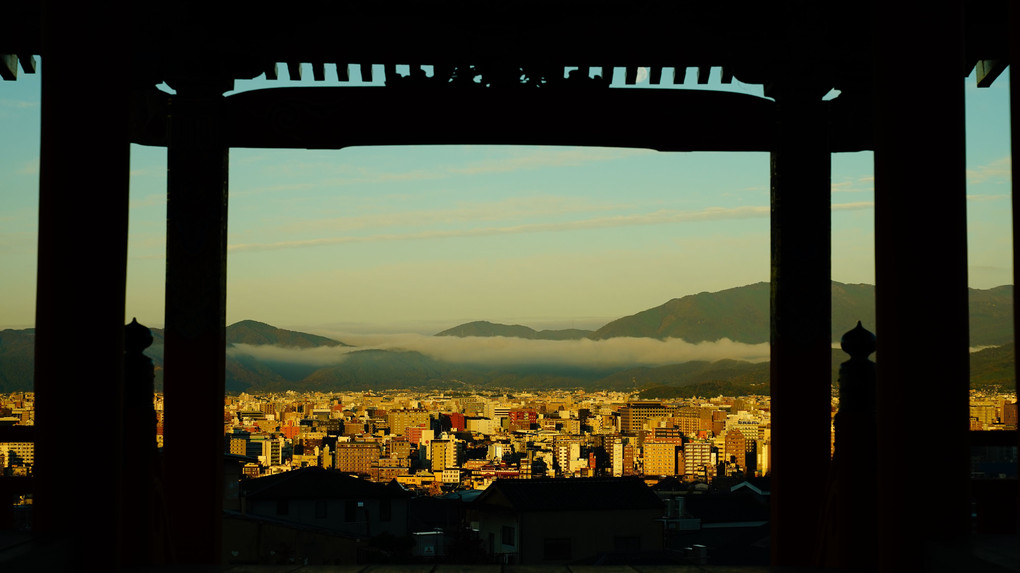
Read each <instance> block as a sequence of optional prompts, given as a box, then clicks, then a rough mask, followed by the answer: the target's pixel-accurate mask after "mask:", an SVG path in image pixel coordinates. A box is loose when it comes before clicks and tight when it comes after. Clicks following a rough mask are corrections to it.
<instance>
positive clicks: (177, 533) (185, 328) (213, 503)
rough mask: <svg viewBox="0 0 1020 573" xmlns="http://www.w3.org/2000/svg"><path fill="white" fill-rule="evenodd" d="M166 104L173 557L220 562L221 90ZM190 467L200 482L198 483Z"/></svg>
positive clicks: (196, 88)
mask: <svg viewBox="0 0 1020 573" xmlns="http://www.w3.org/2000/svg"><path fill="white" fill-rule="evenodd" d="M176 87H177V95H176V96H174V98H173V99H172V100H171V104H170V105H171V114H170V145H169V146H168V147H167V234H166V242H167V245H166V311H165V313H164V314H165V317H166V318H165V321H166V322H165V324H166V328H165V330H164V337H165V342H164V361H163V369H164V377H163V380H164V383H163V392H164V435H163V452H164V459H165V473H166V490H167V497H168V503H169V508H170V531H169V536H170V541H171V544H172V560H173V561H174V562H176V563H181V564H185V565H209V566H211V565H217V564H219V563H220V562H221V560H222V558H223V557H222V554H221V537H222V522H223V518H222V513H223V477H222V473H223V444H222V441H221V440H222V436H223V400H224V386H223V384H224V360H225V352H226V342H225V336H226V326H225V323H226V269H227V265H226V263H227V171H228V149H227V148H226V146H225V145H224V141H223V139H224V125H223V120H224V115H223V108H222V106H223V98H222V97H221V95H220V93H221V91H222V90H221V89H220V88H219V87H217V86H216V85H215V83H213V84H211V85H207V84H201V83H195V84H182V85H179V86H176ZM195 467H200V468H202V475H203V477H202V479H200V480H199V479H195V477H194V473H193V471H194V469H193V468H195Z"/></svg>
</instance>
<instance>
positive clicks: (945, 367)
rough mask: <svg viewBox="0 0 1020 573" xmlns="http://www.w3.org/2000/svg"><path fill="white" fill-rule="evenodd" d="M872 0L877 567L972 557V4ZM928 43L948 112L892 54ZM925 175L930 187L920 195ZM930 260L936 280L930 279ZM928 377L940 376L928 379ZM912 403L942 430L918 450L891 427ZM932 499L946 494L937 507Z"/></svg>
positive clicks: (919, 67)
mask: <svg viewBox="0 0 1020 573" xmlns="http://www.w3.org/2000/svg"><path fill="white" fill-rule="evenodd" d="M872 9H873V10H874V14H873V18H872V20H873V25H874V28H873V32H874V41H875V48H874V58H875V59H874V68H873V69H874V87H875V100H874V101H875V108H874V115H875V120H874V121H875V123H874V125H875V155H874V157H875V313H876V325H875V334H876V335H877V337H878V349H877V353H876V356H877V357H878V358H877V360H876V362H877V364H878V425H879V436H882V438H881V439H880V440H879V458H878V461H879V467H878V468H877V471H878V494H879V499H878V501H879V503H878V508H879V510H878V514H877V515H876V516H875V523H876V524H877V526H878V540H879V563H878V567H877V569H880V570H881V571H900V570H905V569H910V570H914V571H922V570H923V571H954V570H957V571H962V570H973V569H975V568H974V567H973V566H967V565H966V564H965V560H966V559H967V558H968V557H969V556H970V554H971V550H970V547H969V540H970V539H971V537H972V531H971V529H972V522H971V518H970V514H971V509H970V496H969V493H968V489H969V481H970V453H969V452H970V450H969V440H968V433H969V429H970V424H969V422H970V420H969V416H970V412H969V389H970V372H969V364H970V361H969V359H970V353H969V327H968V322H969V318H968V304H969V303H968V284H967V198H966V190H967V185H966V161H965V148H966V141H965V131H966V130H965V113H964V111H965V110H964V84H965V79H964V77H963V75H962V74H961V69H962V68H963V60H964V51H963V28H962V26H961V21H962V20H963V18H962V16H963V8H962V3H961V2H960V1H947V2H939V3H923V2H917V3H909V4H900V3H889V2H883V1H880V0H875V1H874V2H873V3H872ZM919 46H924V57H920V58H912V59H911V75H912V76H914V77H919V78H924V82H925V96H924V97H925V106H924V109H926V110H931V109H937V110H938V113H937V114H931V113H927V112H925V111H923V110H922V109H920V108H919V107H918V105H917V97H916V94H914V93H912V92H911V91H910V90H906V89H903V87H902V85H901V81H902V77H903V66H902V58H901V57H890V55H897V56H902V55H904V54H914V53H918V52H917V50H918V49H919ZM918 189H925V190H926V193H925V197H924V200H922V201H918V197H917V195H916V193H915V192H916V191H917V190H918ZM933 269H936V270H937V271H936V272H937V274H938V280H929V279H930V277H931V272H932V270H933ZM918 293H924V294H923V296H919V295H918ZM931 301H938V309H937V311H933V310H932V306H931ZM919 333H926V335H919ZM918 385H929V387H931V388H932V389H933V390H932V391H927V392H917V391H915V390H916V388H918ZM904 412H923V413H924V417H925V419H928V420H938V421H939V431H938V439H937V440H917V441H915V442H913V443H912V444H911V448H910V450H911V453H910V455H907V456H905V455H903V450H902V447H901V444H898V443H897V441H896V440H894V439H889V437H891V436H909V435H912V434H914V433H916V431H917V427H916V420H914V419H911V416H904V415H903V413H904ZM917 460H937V464H938V479H934V480H928V479H909V478H908V476H911V475H916V472H917V463H916V462H917ZM932 499H938V500H939V503H938V506H939V509H938V512H936V513H935V514H932V513H931V506H930V504H929V500H932ZM918 516H928V517H927V518H922V519H919V518H918Z"/></svg>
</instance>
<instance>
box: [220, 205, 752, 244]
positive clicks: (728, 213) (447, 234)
mask: <svg viewBox="0 0 1020 573" xmlns="http://www.w3.org/2000/svg"><path fill="white" fill-rule="evenodd" d="M769 214H770V208H769V207H760V206H747V207H730V208H727V207H709V208H707V209H702V210H700V211H668V210H660V211H655V212H652V213H641V214H632V215H617V216H614V217H597V218H589V219H583V220H577V221H565V222H553V223H526V224H520V225H510V226H503V227H478V228H473V229H456V230H429V231H420V232H413V233H381V234H374V235H361V236H359V235H346V236H339V237H323V238H318V239H302V240H293V241H278V242H273V243H243V244H234V245H231V246H230V247H229V249H230V251H231V252H245V251H265V250H274V249H294V248H302V247H314V246H325V245H343V244H352V243H373V242H383V241H420V240H427V239H449V238H459V237H484V236H493V235H513V234H522V233H550V232H561V231H577V230H587V229H607V228H616V227H632V226H644V225H662V224H669V223H686V222H700V221H721V220H734V219H758V218H764V217H768V216H769Z"/></svg>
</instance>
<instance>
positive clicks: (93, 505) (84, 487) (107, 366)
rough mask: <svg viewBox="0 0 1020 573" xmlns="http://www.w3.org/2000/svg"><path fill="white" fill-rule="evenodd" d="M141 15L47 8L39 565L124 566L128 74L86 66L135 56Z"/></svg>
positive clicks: (38, 387)
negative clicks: (136, 18) (135, 22)
mask: <svg viewBox="0 0 1020 573" xmlns="http://www.w3.org/2000/svg"><path fill="white" fill-rule="evenodd" d="M129 13H130V11H129V10H126V8H125V6H124V5H123V3H122V2H117V3H113V4H112V5H110V4H104V5H102V6H95V5H86V4H65V3H62V2H51V3H44V4H43V23H42V26H43V27H42V34H43V42H44V44H43V53H44V60H43V62H44V63H43V69H42V78H41V79H42V120H41V123H42V125H41V136H42V139H41V149H40V154H39V159H40V174H39V249H38V270H37V278H36V318H35V327H36V334H35V393H36V394H35V395H36V425H35V428H36V436H35V445H36V449H35V462H36V463H35V468H34V471H35V476H36V478H35V495H34V501H33V518H32V519H33V531H34V533H35V534H36V536H37V537H38V538H39V539H40V540H43V541H46V542H51V543H53V546H52V547H51V548H49V549H47V550H44V551H43V552H41V554H40V555H39V556H38V558H39V561H38V562H37V565H38V566H39V567H41V568H47V567H51V568H53V569H54V570H57V569H60V570H78V569H80V568H82V567H85V566H87V565H84V564H102V566H103V567H106V568H116V567H117V565H118V559H117V554H118V527H119V521H118V510H119V506H120V505H121V502H122V499H121V495H120V488H119V487H118V485H119V476H120V468H119V465H118V464H119V461H120V449H119V444H120V443H121V434H122V419H121V415H120V412H121V409H120V400H121V389H122V387H123V336H124V299H125V297H124V292H125V283H126V273H127V231H128V172H129V169H130V145H129V139H128V125H129V112H128V89H127V88H128V78H127V77H126V76H125V73H124V72H123V71H122V70H102V69H101V68H102V67H103V65H104V64H101V63H99V64H95V65H94V66H93V65H89V62H88V61H83V60H82V46H88V47H89V51H90V53H94V54H101V55H103V56H104V57H105V56H107V55H110V54H115V53H118V52H120V51H122V49H123V45H125V44H127V43H128V41H127V38H125V37H124V35H125V32H126V31H127V30H129V29H130V28H129V27H128V26H127V25H125V24H124V23H123V20H122V18H124V17H125V15H126V14H129ZM76 329H84V332H85V333H86V334H85V335H84V336H79V335H75V334H74V333H75V332H76ZM89 408H95V409H96V410H95V412H92V413H94V414H95V415H91V413H90V410H89ZM100 411H101V413H100ZM69 484H73V486H69Z"/></svg>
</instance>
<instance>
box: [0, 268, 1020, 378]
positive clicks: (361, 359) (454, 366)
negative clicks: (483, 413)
mask: <svg viewBox="0 0 1020 573" xmlns="http://www.w3.org/2000/svg"><path fill="white" fill-rule="evenodd" d="M768 290H769V287H768V284H767V283H755V284H753V285H745V286H744V287H734V288H732V289H725V290H723V291H718V292H716V293H708V292H703V293H698V294H695V295H688V296H685V297H680V298H676V299H671V300H670V301H667V302H666V303H664V304H662V305H659V306H657V307H653V308H650V309H646V310H644V311H640V312H638V313H635V314H633V315H629V316H626V317H621V318H620V319H616V320H614V321H610V322H609V323H607V324H606V325H604V326H603V327H602V328H600V329H597V330H595V331H584V330H579V329H564V330H544V331H536V330H535V329H532V328H530V327H527V326H523V325H500V324H497V323H492V322H488V321H474V322H471V323H465V324H463V325H459V326H457V327H453V328H450V329H446V330H444V331H442V332H440V333H437V334H436V336H460V337H484V336H502V337H507V338H527V339H533V340H549V341H583V340H591V341H599V340H607V339H610V338H614V337H618V336H624V337H644V338H657V339H660V340H662V339H663V338H670V337H674V336H676V335H677V334H681V335H682V336H679V337H683V336H688V337H690V339H688V338H684V340H687V341H688V342H692V343H698V342H705V341H708V340H709V339H710V338H711V337H714V336H720V335H721V336H720V338H729V339H731V340H736V341H738V342H744V343H756V342H755V341H759V340H761V338H762V337H763V335H762V334H761V331H762V330H763V328H764V329H765V332H767V327H768V322H767V317H768V298H767V297H768ZM873 293H874V287H873V286H871V285H866V284H857V285H847V284H843V283H838V282H835V281H834V282H833V301H834V303H833V322H834V323H837V322H846V323H847V324H846V325H845V326H840V327H838V328H837V327H834V328H833V331H834V334H833V340H834V341H835V340H838V339H839V336H841V333H840V331H842V332H845V331H846V330H849V329H850V328H851V327H852V326H853V324H856V321H857V320H862V322H864V323H865V325H866V326H867V325H868V323H869V321H870V322H872V323H873V321H874V318H873V314H874V299H873V296H874V294H873ZM1012 294H1013V286H1012V285H1002V286H999V287H995V288H993V289H987V290H980V289H971V291H970V294H969V299H970V313H971V340H972V343H973V344H975V345H987V346H992V348H988V349H985V350H981V351H979V352H974V353H973V354H972V355H971V364H972V376H971V383H972V386H974V387H995V386H999V387H1009V386H1011V385H1012V384H1013V380H1014V378H1015V376H1014V371H1013V361H1014V356H1013V354H1014V344H1013V341H1012V335H1013V325H1012V311H1013V304H1012ZM727 312H728V313H729V314H728V315H725V313H727ZM685 313H686V314H685ZM869 313H870V315H869ZM862 316H864V318H863V319H862V318H860V317H862ZM762 317H765V318H764V319H763V318H762ZM851 321H852V322H851ZM762 322H764V325H763V324H762ZM719 324H722V325H727V326H726V327H725V328H724V327H721V326H719ZM868 328H869V330H874V329H873V328H872V327H868ZM151 330H152V333H153V344H152V346H151V347H150V348H149V349H147V351H146V354H148V355H149V356H150V357H151V358H153V361H154V363H155V366H156V383H157V388H161V386H162V359H163V345H164V339H163V331H162V329H156V328H153V329H151ZM34 335H35V334H34V329H23V330H12V329H8V330H2V331H0V392H11V391H17V390H30V389H31V388H32V377H33V375H34V366H33V346H34ZM741 339H743V340H741ZM226 340H227V356H226V370H225V385H226V389H227V391H228V392H241V391H259V390H267V391H268V390H290V389H293V390H321V391H329V390H341V389H344V390H350V389H359V388H360V389H384V388H400V387H424V386H430V387H439V386H443V385H463V386H468V387H470V386H477V387H513V388H537V387H544V388H567V387H585V388H593V389H600V388H601V389H620V390H623V389H643V391H644V392H646V393H650V394H649V395H653V394H655V393H656V392H658V393H659V394H663V395H669V394H670V393H674V394H675V393H677V392H702V393H703V394H704V393H708V392H710V391H714V390H712V389H716V390H720V389H725V391H737V390H741V391H748V392H750V391H755V392H757V393H765V392H767V390H768V362H744V361H739V360H715V361H704V360H701V361H697V360H691V361H682V362H676V363H673V364H667V365H663V366H640V365H631V366H626V365H618V366H602V367H598V366H594V365H587V366H584V365H581V366H579V365H576V364H567V365H564V364H559V365H557V364H554V363H552V362H545V363H543V362H538V361H535V362H531V363H519V364H512V365H506V364H501V365H494V364H485V363H484V360H476V359H475V358H474V357H470V356H467V357H464V358H463V359H458V360H457V361H453V362H451V361H444V360H441V359H438V358H435V357H433V356H428V355H426V354H423V353H421V352H415V351H409V350H378V349H359V348H357V347H354V346H351V345H349V344H346V343H344V342H341V341H338V340H334V339H332V338H327V337H324V336H319V335H314V334H308V333H303V332H298V331H293V330H286V329H281V328H277V327H275V326H272V325H269V324H266V323H262V322H258V321H254V320H243V321H239V322H236V323H233V324H231V325H229V326H228V327H227V329H226ZM712 340H717V339H712ZM764 342H767V338H765V340H764ZM265 346H272V347H276V348H286V349H293V350H294V352H295V353H302V352H320V351H326V350H328V351H329V352H334V351H335V354H330V355H329V362H330V363H329V364H327V365H325V366H323V365H322V363H323V362H322V361H321V360H319V361H318V362H316V361H304V362H300V363H299V362H298V361H294V360H291V359H288V358H280V356H288V355H286V354H280V353H275V354H274V353H269V352H263V353H259V352H256V351H254V350H252V349H258V348H262V347H265ZM273 356H275V357H276V358H272V357H273ZM845 359H846V357H845V356H843V355H842V352H841V351H839V350H834V351H833V359H832V361H833V369H834V370H833V372H834V374H833V379H834V380H835V369H836V368H837V367H838V364H839V362H842V361H843V360H845ZM333 361H335V362H333ZM703 394H702V395H703Z"/></svg>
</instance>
